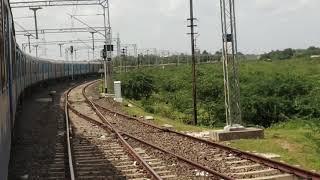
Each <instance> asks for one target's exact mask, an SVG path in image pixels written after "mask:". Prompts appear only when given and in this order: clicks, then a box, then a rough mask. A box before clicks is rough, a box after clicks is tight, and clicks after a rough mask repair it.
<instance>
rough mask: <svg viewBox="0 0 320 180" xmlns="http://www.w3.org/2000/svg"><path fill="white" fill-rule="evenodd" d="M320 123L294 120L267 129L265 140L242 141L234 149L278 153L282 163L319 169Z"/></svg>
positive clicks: (234, 143)
mask: <svg viewBox="0 0 320 180" xmlns="http://www.w3.org/2000/svg"><path fill="white" fill-rule="evenodd" d="M319 128H320V124H319V120H311V119H309V120H302V119H293V120H289V121H287V122H282V123H277V124H274V125H272V126H271V127H270V128H268V129H266V130H265V138H264V139H255V140H254V139H250V140H249V139H246V140H245V139H243V140H236V141H232V142H231V146H233V147H235V148H239V149H242V150H245V151H255V152H260V153H275V154H278V155H280V156H281V158H280V159H281V160H283V161H285V162H286V163H289V164H292V165H300V166H302V167H303V168H306V169H310V170H317V171H319V170H320V156H319V153H320V131H319Z"/></svg>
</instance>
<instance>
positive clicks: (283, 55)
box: [260, 46, 320, 60]
mask: <svg viewBox="0 0 320 180" xmlns="http://www.w3.org/2000/svg"><path fill="white" fill-rule="evenodd" d="M312 55H320V48H317V47H314V46H311V47H309V48H308V49H291V48H287V49H284V50H276V51H271V52H269V53H265V54H263V55H261V57H260V59H262V60H285V59H291V58H300V57H310V56H312Z"/></svg>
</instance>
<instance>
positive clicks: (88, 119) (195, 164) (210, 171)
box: [68, 104, 232, 180]
mask: <svg viewBox="0 0 320 180" xmlns="http://www.w3.org/2000/svg"><path fill="white" fill-rule="evenodd" d="M68 105H69V108H70V110H71V111H72V112H73V113H75V114H77V115H78V116H80V117H81V118H84V119H86V120H87V121H89V122H90V123H92V124H94V125H97V126H100V127H102V128H103V129H105V130H107V131H110V129H111V127H110V126H111V125H110V123H108V122H105V123H107V124H105V123H101V122H98V121H96V120H94V119H92V118H90V117H88V116H86V115H84V114H82V113H81V112H79V111H77V110H76V109H75V108H73V107H72V106H71V104H68ZM119 134H123V135H124V136H127V137H129V138H132V139H135V140H136V141H139V142H141V143H143V144H146V145H148V146H151V147H153V148H154V149H158V150H160V151H162V152H164V153H167V154H170V155H172V156H174V157H176V158H177V159H180V160H181V161H184V162H186V163H188V164H191V165H193V166H195V167H197V168H198V169H201V170H203V171H206V172H208V173H211V174H213V175H217V176H219V177H221V178H224V179H226V180H232V178H230V177H228V176H225V175H223V174H220V173H219V172H216V171H214V170H211V169H209V168H207V167H205V166H202V165H200V164H197V163H195V162H192V161H190V160H188V159H186V158H184V157H182V156H179V155H176V154H174V153H171V152H169V151H166V150H165V149H162V148H160V147H158V146H155V145H153V144H150V143H148V142H146V141H143V140H140V139H138V138H136V137H134V136H132V135H129V134H126V133H123V132H119Z"/></svg>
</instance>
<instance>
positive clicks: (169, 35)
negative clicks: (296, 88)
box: [14, 0, 320, 58]
mask: <svg viewBox="0 0 320 180" xmlns="http://www.w3.org/2000/svg"><path fill="white" fill-rule="evenodd" d="M110 2H111V18H112V19H111V23H112V27H113V32H114V33H113V34H114V36H115V35H116V33H117V32H119V33H120V36H121V39H122V42H125V43H130V44H132V43H138V46H139V47H141V48H149V47H150V48H159V49H171V50H173V51H182V52H189V51H190V50H189V49H190V45H189V44H190V40H189V36H188V35H187V34H186V33H187V32H189V29H188V28H187V27H186V26H187V21H186V19H187V18H188V17H189V1H188V0H115V1H110ZM318 7H320V1H319V0H245V1H237V2H236V12H237V15H238V17H237V23H238V35H239V49H240V50H241V51H244V52H261V51H266V50H270V49H278V48H286V47H293V48H300V47H305V46H309V45H320V43H319V40H320V38H319V36H318V34H319V32H320V25H319V23H316V22H318V21H319V20H318V19H319V16H320V14H319V10H318V9H319V8H318ZM194 9H195V17H197V18H198V19H199V21H198V22H197V24H198V28H197V31H198V32H199V33H200V36H199V40H198V43H199V44H198V45H199V47H200V48H201V49H207V50H209V51H216V50H218V49H219V48H220V46H221V28H220V8H219V0H199V1H194ZM73 11H76V12H77V14H97V13H101V8H99V7H83V6H82V7H78V8H76V9H75V8H70V7H56V8H44V9H42V10H40V11H39V28H56V27H70V24H71V21H70V17H68V15H67V13H72V12H73ZM14 15H15V16H16V17H21V16H31V15H32V12H31V11H30V10H28V9H18V10H15V11H14ZM79 18H81V19H83V21H85V22H87V23H88V24H90V25H91V26H102V25H103V19H102V16H90V17H79ZM17 21H18V22H19V24H21V25H23V26H24V27H25V28H27V29H33V28H34V22H33V20H32V19H17ZM74 26H75V27H76V26H77V27H79V26H82V25H81V24H80V23H78V22H76V21H75V23H74ZM16 29H19V28H18V27H17V28H16ZM41 37H42V35H41ZM89 37H90V34H89V33H81V34H80V33H78V34H76V35H70V34H68V35H51V34H48V35H46V39H47V40H48V41H50V40H56V39H65V40H68V39H69V40H70V39H77V38H80V39H88V38H89ZM97 38H101V37H99V36H98V35H97ZM18 40H19V42H25V41H26V38H25V37H18ZM88 45H91V44H90V43H89V44H88ZM79 46H84V45H81V44H80V45H79ZM48 48H49V50H48V52H49V53H50V54H49V55H50V56H52V57H55V56H56V55H57V54H58V46H50V47H49V46H48ZM81 56H83V57H84V58H85V57H87V52H86V51H84V52H83V53H82V55H81Z"/></svg>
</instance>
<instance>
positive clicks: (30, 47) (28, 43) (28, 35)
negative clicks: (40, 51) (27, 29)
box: [27, 34, 31, 53]
mask: <svg viewBox="0 0 320 180" xmlns="http://www.w3.org/2000/svg"><path fill="white" fill-rule="evenodd" d="M30 35H31V34H29V35H27V36H28V45H29V53H31V47H30Z"/></svg>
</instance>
